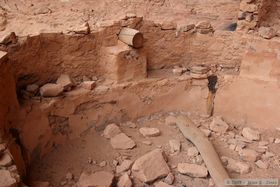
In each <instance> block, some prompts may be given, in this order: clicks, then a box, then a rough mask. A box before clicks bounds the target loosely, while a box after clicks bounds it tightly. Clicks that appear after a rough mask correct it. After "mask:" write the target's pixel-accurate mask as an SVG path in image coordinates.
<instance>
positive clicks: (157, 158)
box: [132, 149, 170, 183]
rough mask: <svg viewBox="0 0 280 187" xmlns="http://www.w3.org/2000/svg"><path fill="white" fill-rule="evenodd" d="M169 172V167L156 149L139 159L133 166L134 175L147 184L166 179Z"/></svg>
mask: <svg viewBox="0 0 280 187" xmlns="http://www.w3.org/2000/svg"><path fill="white" fill-rule="evenodd" d="M169 172H170V170H169V167H168V165H167V164H166V162H165V160H164V157H163V155H162V152H161V150H159V149H155V150H153V151H151V152H149V153H147V154H145V155H143V156H142V157H140V158H138V159H137V160H136V161H135V162H134V164H133V166H132V173H133V175H134V176H135V177H136V178H138V179H139V180H140V181H142V182H146V183H147V182H152V181H154V180H156V179H158V178H161V177H165V176H167V175H168V173H169Z"/></svg>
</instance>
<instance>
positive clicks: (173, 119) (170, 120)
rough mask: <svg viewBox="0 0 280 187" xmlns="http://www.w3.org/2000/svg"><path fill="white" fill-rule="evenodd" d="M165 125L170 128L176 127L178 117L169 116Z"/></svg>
mask: <svg viewBox="0 0 280 187" xmlns="http://www.w3.org/2000/svg"><path fill="white" fill-rule="evenodd" d="M165 124H166V125H170V126H175V125H176V117H174V116H168V117H166V118H165Z"/></svg>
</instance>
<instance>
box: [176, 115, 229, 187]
mask: <svg viewBox="0 0 280 187" xmlns="http://www.w3.org/2000/svg"><path fill="white" fill-rule="evenodd" d="M174 122H175V123H176V125H177V127H178V128H179V129H180V131H181V132H182V134H183V135H184V137H185V138H186V139H188V140H190V141H191V142H192V143H193V144H194V145H195V146H196V147H197V149H198V151H199V152H200V155H201V157H202V158H203V160H204V162H205V164H206V166H207V169H208V171H209V173H210V175H211V177H212V178H213V180H214V182H215V184H216V185H217V187H225V186H227V187H233V185H226V184H225V181H226V180H229V179H230V177H229V175H228V173H227V171H226V170H225V168H224V167H223V165H222V162H221V160H220V158H219V156H218V154H217V152H216V151H215V149H214V147H213V145H212V143H211V142H210V141H209V140H208V138H207V137H206V136H205V135H204V134H203V133H202V132H201V131H200V130H199V129H198V128H197V127H196V126H195V124H194V123H193V122H192V121H191V120H190V119H189V118H188V117H184V116H179V117H178V118H174Z"/></svg>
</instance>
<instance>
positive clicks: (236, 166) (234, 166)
mask: <svg viewBox="0 0 280 187" xmlns="http://www.w3.org/2000/svg"><path fill="white" fill-rule="evenodd" d="M222 161H223V163H225V165H226V168H227V170H228V171H230V172H235V173H239V174H247V173H249V172H250V170H251V167H250V165H249V164H247V163H245V162H240V161H237V160H234V159H232V158H228V157H222Z"/></svg>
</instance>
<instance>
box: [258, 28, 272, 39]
mask: <svg viewBox="0 0 280 187" xmlns="http://www.w3.org/2000/svg"><path fill="white" fill-rule="evenodd" d="M259 35H260V36H261V37H263V38H265V39H271V38H273V37H274V36H276V31H275V30H274V29H273V28H271V27H260V28H259Z"/></svg>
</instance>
